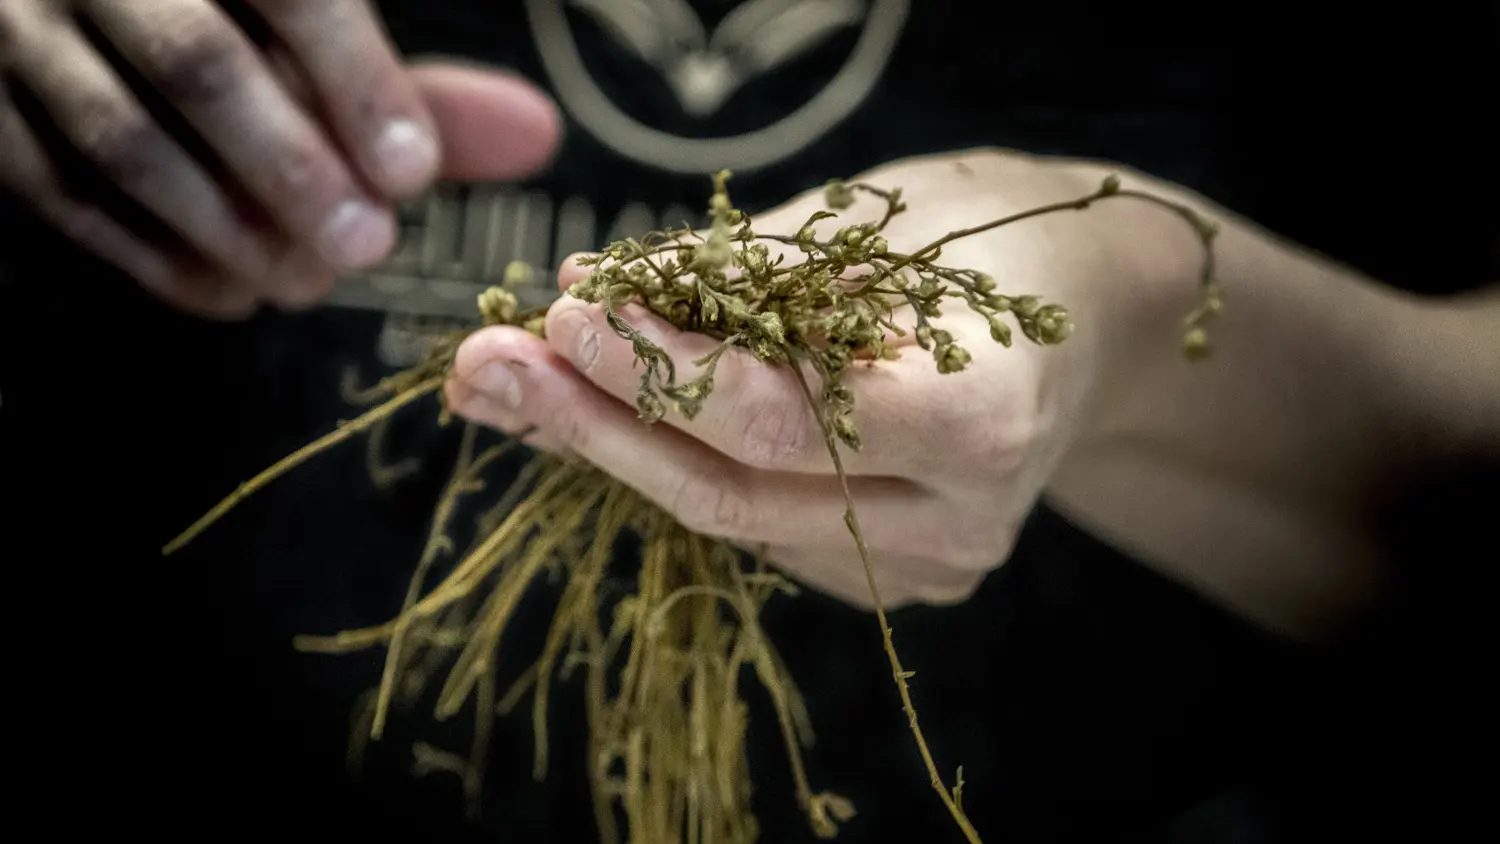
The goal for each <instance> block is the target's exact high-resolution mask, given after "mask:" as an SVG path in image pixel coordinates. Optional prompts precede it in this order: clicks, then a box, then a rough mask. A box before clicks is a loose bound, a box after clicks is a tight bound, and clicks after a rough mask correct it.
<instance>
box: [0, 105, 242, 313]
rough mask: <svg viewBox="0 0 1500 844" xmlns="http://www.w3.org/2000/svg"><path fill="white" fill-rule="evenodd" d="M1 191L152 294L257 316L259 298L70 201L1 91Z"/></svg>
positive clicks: (193, 308) (186, 305) (195, 308)
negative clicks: (195, 269) (196, 269)
mask: <svg viewBox="0 0 1500 844" xmlns="http://www.w3.org/2000/svg"><path fill="white" fill-rule="evenodd" d="M0 149H3V150H5V154H4V155H3V156H0V185H4V186H5V187H6V188H7V189H9V190H11V191H14V192H15V193H16V194H17V195H18V197H19V198H20V199H22V200H24V201H26V202H27V203H28V204H29V205H30V206H31V209H32V210H33V211H34V212H36V213H37V214H38V215H39V216H41V217H42V218H43V219H45V220H46V221H47V222H49V223H51V224H52V225H53V226H54V227H55V228H56V229H57V230H58V231H59V232H61V233H62V234H63V235H64V236H66V237H68V238H69V239H71V240H73V241H74V242H75V243H77V244H78V245H79V246H82V247H83V248H84V249H87V250H88V251H90V252H92V253H94V254H95V255H97V256H98V257H99V258H101V259H102V260H104V261H105V262H106V263H109V264H110V265H112V266H114V267H116V268H118V269H120V270H121V271H123V272H125V273H126V274H127V275H129V276H131V277H132V278H134V279H136V280H137V281H139V282H140V283H141V284H142V285H143V286H144V287H145V288H146V289H147V290H150V291H151V292H152V293H154V294H155V295H157V296H159V297H161V298H162V299H164V300H166V301H167V302H168V303H170V304H172V305H174V306H176V307H179V308H181V309H183V310H185V311H188V312H190V313H193V314H196V315H198V316H203V317H212V318H220V319H237V318H241V317H245V316H248V315H249V314H251V313H253V312H254V311H255V307H256V301H255V298H254V297H253V296H252V295H250V294H249V293H246V292H244V291H241V290H236V289H234V288H232V287H230V286H228V285H226V284H223V283H222V282H220V281H218V280H217V279H214V278H211V277H208V276H207V275H206V274H202V273H194V272H193V271H192V270H193V268H190V267H187V266H184V265H183V264H182V263H181V262H180V261H178V260H177V259H176V258H175V257H174V256H171V255H168V254H165V253H163V252H162V251H161V250H160V249H158V248H156V247H155V246H153V245H151V244H150V243H147V242H146V241H144V240H142V239H141V238H140V237H137V236H136V235H135V234H134V233H132V232H131V231H130V230H129V229H127V228H125V227H124V226H122V225H120V224H119V223H117V222H116V221H114V220H113V219H111V218H110V217H109V215H108V214H106V213H105V212H104V211H103V209H101V208H99V207H98V206H96V205H92V204H89V203H87V202H84V201H81V200H79V199H76V198H74V197H72V196H70V195H69V194H68V192H67V189H66V185H65V184H64V180H63V179H62V178H60V175H59V174H58V172H57V171H56V168H55V167H54V165H53V162H52V160H51V159H50V158H49V156H48V155H47V153H46V150H45V149H44V147H43V145H42V144H41V142H40V141H39V140H38V139H37V138H36V136H35V135H34V134H33V133H32V132H31V130H30V128H29V127H28V126H27V125H26V122H25V120H24V119H23V118H22V116H21V114H20V113H19V112H18V111H17V110H16V108H15V106H14V104H12V103H11V102H10V100H9V98H8V96H7V95H6V93H5V91H4V89H3V88H0Z"/></svg>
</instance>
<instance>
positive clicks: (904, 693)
mask: <svg viewBox="0 0 1500 844" xmlns="http://www.w3.org/2000/svg"><path fill="white" fill-rule="evenodd" d="M791 352H792V350H791V349H790V348H788V349H787V354H788V357H791ZM791 361H792V362H791V364H790V366H791V369H792V372H794V373H796V375H797V384H798V386H800V387H801V388H802V396H803V398H805V399H807V403H808V406H809V407H810V408H812V411H813V413H814V415H816V416H817V417H818V425H819V427H820V428H822V430H823V444H824V445H825V446H827V448H828V456H829V457H831V458H833V469H834V473H835V474H837V475H838V478H839V486H840V487H841V488H842V490H843V493H844V508H845V509H844V524H845V525H846V526H847V527H848V528H849V534H850V535H851V536H853V537H854V544H855V546H857V547H858V549H859V561H860V564H861V565H863V566H864V569H865V581H866V582H867V583H868V584H869V587H870V597H871V598H872V599H873V600H874V602H875V619H876V620H877V621H879V622H880V636H881V643H882V644H883V645H884V646H885V655H886V657H888V658H889V659H890V663H891V676H892V677H894V678H895V680H896V689H897V691H899V692H900V694H901V708H902V710H904V711H905V712H906V722H907V724H908V725H909V726H910V727H911V734H912V737H913V738H915V739H916V741H917V750H918V752H920V753H921V754H922V764H924V765H926V766H927V775H928V776H929V777H930V778H931V782H932V789H933V790H934V791H936V792H937V794H938V797H939V798H940V799H942V801H943V805H944V806H946V807H947V808H948V814H950V815H952V816H953V821H954V822H955V823H957V824H958V828H959V829H960V830H962V831H963V834H964V838H966V839H967V840H968V841H969V844H983V841H982V840H981V839H980V837H979V832H978V830H976V829H974V824H973V823H971V822H970V821H969V817H968V815H966V814H964V810H963V807H962V806H960V805H959V804H958V801H957V800H956V799H955V798H954V796H953V793H952V792H951V791H949V789H948V786H947V785H945V784H944V783H943V775H942V774H941V773H940V772H939V771H938V767H937V762H936V761H935V760H934V759H933V758H932V750H931V749H929V748H928V746H927V737H926V736H924V735H923V734H922V728H921V727H920V726H919V725H918V724H917V709H916V707H915V706H913V705H912V702H911V689H910V688H909V687H908V685H907V682H906V678H907V677H909V676H911V674H910V672H908V671H907V670H906V669H905V668H903V667H902V666H901V657H899V656H897V654H896V644H895V642H894V641H893V640H892V638H891V625H890V622H889V621H888V620H887V619H886V615H885V604H884V603H883V602H882V601H881V600H880V588H879V587H878V586H876V585H875V567H874V566H873V565H871V564H870V550H869V548H868V547H866V545H865V537H864V533H863V532H862V531H861V530H860V529H859V515H858V514H857V513H856V512H855V510H854V496H853V495H851V494H850V492H849V476H848V474H847V473H845V471H844V460H843V458H842V457H840V456H839V447H838V439H837V437H836V436H835V434H834V432H833V428H831V427H830V426H829V425H828V420H826V419H824V418H823V414H821V413H819V412H818V406H817V402H816V400H815V399H814V398H813V392H812V387H810V386H809V385H808V383H807V376H806V375H805V374H803V372H802V368H801V367H800V366H798V365H797V362H796V358H792V359H791Z"/></svg>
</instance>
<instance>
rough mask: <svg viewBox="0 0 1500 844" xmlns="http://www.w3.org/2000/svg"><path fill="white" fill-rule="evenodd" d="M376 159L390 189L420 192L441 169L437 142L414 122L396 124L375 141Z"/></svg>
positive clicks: (429, 133) (387, 128)
mask: <svg viewBox="0 0 1500 844" xmlns="http://www.w3.org/2000/svg"><path fill="white" fill-rule="evenodd" d="M375 160H376V161H378V162H379V163H380V169H381V171H382V173H383V174H384V176H385V181H386V182H387V183H388V186H389V187H391V188H393V189H395V190H399V191H407V190H419V189H421V188H422V186H423V185H424V184H425V183H426V182H427V180H428V179H430V178H432V173H433V171H434V170H436V169H437V164H438V144H437V139H436V138H434V137H433V136H432V133H431V132H429V131H428V130H427V129H425V128H423V127H422V126H421V125H419V124H417V123H415V122H413V121H410V120H396V121H393V122H391V123H390V124H388V125H387V126H386V127H385V129H384V130H383V131H381V133H380V137H379V138H377V139H376V140H375Z"/></svg>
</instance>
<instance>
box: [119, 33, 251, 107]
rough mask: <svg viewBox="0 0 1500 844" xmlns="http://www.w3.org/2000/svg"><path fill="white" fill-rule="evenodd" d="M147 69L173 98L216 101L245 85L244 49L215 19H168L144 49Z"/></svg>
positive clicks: (204, 101) (193, 101) (153, 78)
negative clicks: (169, 20) (170, 20)
mask: <svg viewBox="0 0 1500 844" xmlns="http://www.w3.org/2000/svg"><path fill="white" fill-rule="evenodd" d="M142 58H143V61H144V63H145V70H146V72H147V75H149V76H150V77H151V79H152V81H153V82H155V83H156V84H157V86H158V87H159V88H160V89H161V92H162V93H163V94H165V95H166V96H167V97H168V98H169V99H172V100H174V101H178V102H188V103H195V104H197V103H209V102H216V101H220V100H223V99H226V98H227V97H229V96H231V95H232V94H233V93H234V92H235V91H236V90H238V89H239V88H240V86H241V85H242V84H243V80H244V78H245V73H244V70H243V67H244V62H243V60H242V59H243V56H242V50H241V49H240V45H239V43H238V42H237V41H236V40H235V36H234V34H233V32H232V31H231V30H230V29H229V28H228V27H227V26H226V25H224V24H222V23H221V22H219V21H218V20H217V19H215V18H209V17H189V18H185V19H182V20H180V21H174V22H167V23H166V24H165V25H164V26H163V27H162V29H161V30H159V31H158V32H157V33H156V35H155V36H154V37H152V38H151V40H150V41H149V42H148V44H147V45H146V47H145V49H144V50H143V51H142Z"/></svg>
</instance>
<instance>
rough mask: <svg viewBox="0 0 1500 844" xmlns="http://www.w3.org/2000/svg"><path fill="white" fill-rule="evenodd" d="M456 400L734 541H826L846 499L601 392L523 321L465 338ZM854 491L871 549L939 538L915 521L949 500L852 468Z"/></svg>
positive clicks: (919, 547) (453, 390)
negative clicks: (733, 455) (747, 461)
mask: <svg viewBox="0 0 1500 844" xmlns="http://www.w3.org/2000/svg"><path fill="white" fill-rule="evenodd" d="M454 368H455V373H456V376H457V378H456V383H455V384H453V385H452V386H451V387H450V389H449V393H448V396H449V398H450V400H452V402H453V404H452V406H453V408H454V410H455V411H457V412H458V413H461V414H463V415H465V416H467V417H469V418H471V419H474V420H476V421H479V422H483V423H485V424H490V425H495V426H496V427H501V428H509V429H511V430H512V431H514V430H515V429H516V428H518V427H520V426H521V425H537V426H538V427H540V428H542V429H543V430H544V431H548V432H550V433H551V434H552V435H553V436H554V437H555V438H556V442H557V443H558V444H559V445H560V446H562V447H563V448H565V449H567V450H568V451H571V452H573V453H575V454H577V455H578V456H580V457H582V458H583V459H585V460H588V461H589V462H590V463H593V464H594V465H596V466H598V467H599V468H600V469H602V470H603V471H605V472H608V473H609V474H610V475H612V476H614V477H615V478H617V479H619V480H620V481H621V482H623V483H625V484H627V485H629V486H630V487H632V488H634V489H636V490H637V491H639V492H640V493H641V494H642V495H644V496H646V497H647V498H649V499H651V500H652V501H654V502H656V503H657V504H658V505H660V506H662V507H663V508H665V509H666V510H667V511H668V512H671V513H672V514H673V515H674V516H675V517H677V519H678V520H680V521H681V522H682V523H683V524H684V525H686V526H687V527H688V528H690V529H692V530H695V531H697V532H699V533H704V534H707V535H711V536H719V537H723V538H726V539H731V540H734V541H737V542H745V543H759V542H777V543H784V544H792V545H813V544H818V543H824V544H826V543H828V540H829V537H830V536H833V537H838V536H840V535H842V533H843V531H844V530H845V528H844V522H843V515H844V510H845V502H844V497H843V493H842V491H841V488H840V486H839V484H838V482H837V480H835V479H834V478H831V477H826V476H823V477H820V476H810V475H799V474H791V473H778V472H767V471H760V470H756V469H751V468H749V467H747V466H743V465H738V464H736V463H734V462H733V461H730V460H728V459H726V458H724V457H723V456H722V455H719V454H716V453H714V452H713V451H711V450H710V449H707V448H704V447H703V446H702V445H700V444H698V443H696V442H694V441H693V440H692V439H690V438H688V437H685V436H683V435H682V434H681V433H679V432H677V431H673V430H672V429H670V428H667V427H664V426H655V427H650V426H646V425H644V424H642V423H641V422H640V420H639V419H637V418H636V415H635V412H634V410H633V409H632V408H631V407H630V406H628V405H626V404H623V403H621V402H619V401H616V400H615V399H613V398H612V397H610V396H607V395H605V394H604V393H602V392H600V391H599V390H598V389H597V388H595V387H594V386H593V385H591V384H589V383H588V382H587V381H585V380H584V379H583V378H582V377H580V376H579V375H578V374H577V373H576V372H575V371H574V370H573V369H572V367H570V366H568V364H567V363H566V362H565V361H563V360H561V359H559V358H557V357H556V355H554V354H553V353H552V352H551V350H550V349H549V348H548V347H547V346H546V344H545V343H543V342H542V341H541V340H538V339H537V338H535V337H533V336H531V335H529V334H526V333H525V332H523V331H520V330H518V329H504V328H498V329H487V330H485V331H481V332H479V333H478V334H476V335H475V336H474V337H471V338H470V339H469V341H468V342H467V343H465V345H464V346H463V347H462V348H461V349H460V351H459V355H458V360H457V361H456V363H455V367H454ZM853 481H854V483H853V484H852V486H851V490H852V492H853V495H854V499H855V505H856V506H857V507H858V508H859V511H860V513H861V516H862V517H863V518H864V519H865V520H866V521H867V523H868V524H867V527H866V531H867V535H866V540H867V541H868V542H869V543H870V545H871V547H872V548H877V549H880V550H882V551H885V552H888V553H894V554H916V553H918V552H925V551H928V550H929V549H932V548H941V547H942V546H943V543H944V542H945V541H946V540H945V539H941V538H940V539H939V540H938V541H937V542H936V543H934V541H933V538H932V537H928V536H925V535H923V534H922V533H921V532H920V531H919V530H916V529H914V528H913V526H915V525H923V524H934V523H942V520H943V519H944V518H945V517H947V516H948V515H949V508H948V507H946V506H944V505H943V504H942V503H940V502H938V501H937V500H936V499H934V498H932V497H931V496H928V495H927V494H926V493H924V492H922V491H921V490H920V488H918V487H916V486H915V485H913V484H908V483H906V482H903V481H898V480H892V479H885V478H857V479H853Z"/></svg>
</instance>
